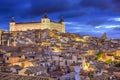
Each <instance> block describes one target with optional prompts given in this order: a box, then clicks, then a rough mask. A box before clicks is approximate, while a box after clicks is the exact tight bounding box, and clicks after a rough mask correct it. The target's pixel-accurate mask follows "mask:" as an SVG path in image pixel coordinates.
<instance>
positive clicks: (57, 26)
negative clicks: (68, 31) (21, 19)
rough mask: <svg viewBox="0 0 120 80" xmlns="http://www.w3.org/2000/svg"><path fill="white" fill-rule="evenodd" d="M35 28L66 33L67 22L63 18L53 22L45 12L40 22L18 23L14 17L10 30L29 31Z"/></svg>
mask: <svg viewBox="0 0 120 80" xmlns="http://www.w3.org/2000/svg"><path fill="white" fill-rule="evenodd" d="M34 29H50V30H57V31H59V32H63V33H65V22H64V20H63V19H62V18H61V19H60V21H59V22H53V21H51V20H50V19H49V18H48V17H47V15H46V14H44V16H43V17H42V19H41V21H40V22H26V23H17V22H15V20H14V17H13V18H12V20H11V22H10V31H27V30H34Z"/></svg>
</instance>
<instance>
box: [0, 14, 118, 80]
mask: <svg viewBox="0 0 120 80" xmlns="http://www.w3.org/2000/svg"><path fill="white" fill-rule="evenodd" d="M0 80H120V39H108V38H107V34H106V33H104V34H103V35H101V37H93V36H82V35H80V34H73V33H69V32H66V31H65V21H64V20H63V18H61V19H60V20H59V21H58V22H55V21H51V20H50V19H49V18H48V16H47V14H46V13H45V14H44V15H43V17H42V19H41V21H40V22H26V23H23V22H16V21H15V19H14V17H13V18H12V20H11V22H10V30H9V31H4V30H0Z"/></svg>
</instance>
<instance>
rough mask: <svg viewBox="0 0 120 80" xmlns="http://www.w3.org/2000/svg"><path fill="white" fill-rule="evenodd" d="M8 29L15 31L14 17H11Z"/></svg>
mask: <svg viewBox="0 0 120 80" xmlns="http://www.w3.org/2000/svg"><path fill="white" fill-rule="evenodd" d="M10 31H15V19H14V17H12V19H11V22H10Z"/></svg>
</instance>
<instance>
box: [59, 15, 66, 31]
mask: <svg viewBox="0 0 120 80" xmlns="http://www.w3.org/2000/svg"><path fill="white" fill-rule="evenodd" d="M59 23H61V24H62V26H63V28H62V32H64V33H65V22H64V20H63V17H61V18H60V21H59Z"/></svg>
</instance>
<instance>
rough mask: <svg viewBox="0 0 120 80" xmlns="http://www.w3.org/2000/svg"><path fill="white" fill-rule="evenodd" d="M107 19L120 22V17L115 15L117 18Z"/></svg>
mask: <svg viewBox="0 0 120 80" xmlns="http://www.w3.org/2000/svg"><path fill="white" fill-rule="evenodd" d="M108 20H109V21H119V22H120V17H117V18H110V19H108Z"/></svg>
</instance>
